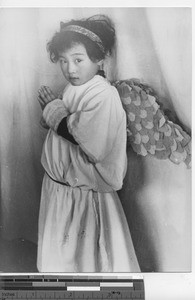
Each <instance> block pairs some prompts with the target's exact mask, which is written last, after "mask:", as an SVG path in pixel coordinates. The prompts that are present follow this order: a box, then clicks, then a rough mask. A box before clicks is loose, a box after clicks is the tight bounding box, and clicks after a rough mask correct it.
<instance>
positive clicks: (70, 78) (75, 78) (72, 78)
mask: <svg viewBox="0 0 195 300" xmlns="http://www.w3.org/2000/svg"><path fill="white" fill-rule="evenodd" d="M78 79H79V78H78V77H69V80H78Z"/></svg>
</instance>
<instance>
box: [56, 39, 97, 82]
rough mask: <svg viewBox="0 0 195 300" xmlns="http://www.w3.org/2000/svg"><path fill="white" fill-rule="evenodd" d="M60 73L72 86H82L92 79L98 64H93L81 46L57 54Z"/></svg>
mask: <svg viewBox="0 0 195 300" xmlns="http://www.w3.org/2000/svg"><path fill="white" fill-rule="evenodd" d="M59 62H60V67H61V70H62V73H63V75H64V77H65V78H66V80H68V81H69V82H70V83H71V84H72V85H76V86H78V85H82V84H84V83H86V82H87V81H89V80H90V79H92V78H93V77H94V76H95V74H96V73H97V71H98V69H99V65H100V62H98V61H97V62H93V61H92V60H91V59H90V58H89V56H88V54H87V51H86V49H85V47H84V46H83V45H82V44H75V45H74V46H73V47H72V48H70V49H67V50H65V51H63V52H60V53H59Z"/></svg>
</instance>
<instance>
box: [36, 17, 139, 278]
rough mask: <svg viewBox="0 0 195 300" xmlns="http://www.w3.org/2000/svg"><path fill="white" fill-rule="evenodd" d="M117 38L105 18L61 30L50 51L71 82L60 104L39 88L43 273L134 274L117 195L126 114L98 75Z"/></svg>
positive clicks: (134, 262) (123, 158) (123, 160)
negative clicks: (44, 130) (42, 140)
mask: <svg viewBox="0 0 195 300" xmlns="http://www.w3.org/2000/svg"><path fill="white" fill-rule="evenodd" d="M114 43H115V31H114V28H113V27H112V25H111V23H110V20H109V19H108V18H106V17H105V16H101V17H100V16H99V17H98V16H94V17H91V18H88V19H84V20H72V21H70V22H68V23H61V28H60V31H59V32H57V33H56V34H55V35H54V36H53V38H52V39H51V41H50V42H49V43H48V51H49V53H50V58H51V60H52V62H59V63H60V67H61V70H62V73H63V75H64V77H65V79H66V81H68V84H67V85H66V87H65V89H64V92H63V98H62V100H61V99H58V98H57V97H55V95H54V94H53V92H52V91H51V90H50V89H49V88H48V87H41V89H40V90H39V97H38V100H39V102H40V105H41V108H42V110H43V120H44V122H45V124H46V125H47V127H48V128H49V131H48V134H47V137H46V140H45V143H44V146H43V152H42V158H41V162H42V165H43V167H44V169H45V175H44V179H43V185H42V195H41V204H40V215H39V237H38V261H37V266H38V270H39V271H40V272H138V271H139V265H138V262H137V259H136V255H135V252H134V247H133V244H132V240H131V236H130V232H129V228H128V225H127V221H126V218H125V215H124V211H123V209H122V206H121V203H120V200H119V198H118V196H117V192H116V191H117V190H119V189H121V187H122V184H123V179H124V176H125V172H126V167H127V159H126V136H127V134H126V114H125V111H124V110H123V108H122V104H121V100H120V97H119V94H118V92H117V90H116V88H115V87H113V86H111V85H110V83H109V82H108V81H107V80H106V79H105V78H104V77H103V76H101V75H104V74H103V72H102V70H101V69H102V65H103V61H104V59H105V57H106V55H108V54H111V50H112V48H113V46H114Z"/></svg>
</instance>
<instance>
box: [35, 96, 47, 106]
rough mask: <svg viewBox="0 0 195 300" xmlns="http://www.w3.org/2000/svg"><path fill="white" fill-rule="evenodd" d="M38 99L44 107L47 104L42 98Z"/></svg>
mask: <svg viewBox="0 0 195 300" xmlns="http://www.w3.org/2000/svg"><path fill="white" fill-rule="evenodd" d="M37 99H38V101H39V103H40V104H42V105H43V104H45V101H44V100H43V99H42V98H41V97H38V98H37Z"/></svg>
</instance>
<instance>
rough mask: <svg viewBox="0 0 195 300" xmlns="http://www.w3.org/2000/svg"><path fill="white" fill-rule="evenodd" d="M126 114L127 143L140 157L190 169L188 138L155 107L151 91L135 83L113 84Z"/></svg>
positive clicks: (130, 81)
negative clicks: (150, 157) (164, 161)
mask: <svg viewBox="0 0 195 300" xmlns="http://www.w3.org/2000/svg"><path fill="white" fill-rule="evenodd" d="M113 85H114V86H115V87H116V88H117V90H118V92H119V95H120V98H121V101H122V104H123V107H124V109H125V111H126V114H127V124H128V125H127V136H128V142H129V143H130V144H131V146H132V148H133V150H134V151H135V152H136V153H137V154H139V155H142V156H146V155H153V156H155V157H156V158H158V159H170V160H171V161H172V162H173V163H175V164H179V163H181V162H184V163H185V164H186V166H187V167H188V168H190V167H191V137H190V135H189V134H188V133H186V132H185V131H184V130H183V129H182V128H181V126H179V125H178V124H176V123H174V122H172V121H171V120H169V119H168V117H167V116H166V115H165V113H164V112H163V110H162V109H161V108H160V105H159V104H158V103H157V99H156V97H155V95H154V94H153V93H152V89H151V88H150V87H148V86H144V85H143V84H141V83H140V81H139V80H138V79H130V80H121V81H117V82H114V83H113Z"/></svg>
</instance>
